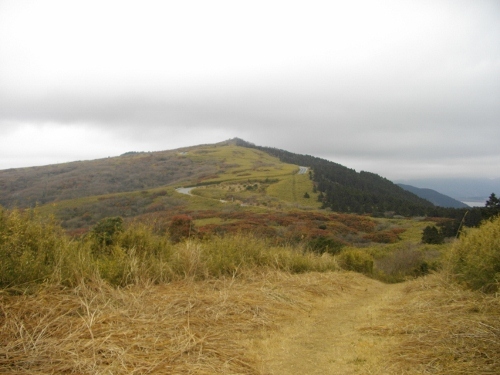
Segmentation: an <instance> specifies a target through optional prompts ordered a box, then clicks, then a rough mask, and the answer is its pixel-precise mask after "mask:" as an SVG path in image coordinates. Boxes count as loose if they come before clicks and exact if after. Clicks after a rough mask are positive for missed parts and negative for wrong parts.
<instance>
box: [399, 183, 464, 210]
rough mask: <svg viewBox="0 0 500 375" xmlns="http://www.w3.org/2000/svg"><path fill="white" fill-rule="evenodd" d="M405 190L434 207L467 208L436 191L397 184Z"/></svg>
mask: <svg viewBox="0 0 500 375" xmlns="http://www.w3.org/2000/svg"><path fill="white" fill-rule="evenodd" d="M397 185H398V186H400V187H402V188H403V189H405V190H408V191H410V192H412V193H413V194H415V195H418V196H419V197H420V198H424V199H427V200H428V201H429V202H431V203H433V204H434V205H435V206H439V207H449V208H468V207H469V206H468V205H467V204H465V203H463V202H461V201H459V200H456V199H454V198H451V197H449V196H447V195H444V194H441V193H439V192H437V191H436V190H432V189H422V188H418V187H415V186H411V185H405V184H397Z"/></svg>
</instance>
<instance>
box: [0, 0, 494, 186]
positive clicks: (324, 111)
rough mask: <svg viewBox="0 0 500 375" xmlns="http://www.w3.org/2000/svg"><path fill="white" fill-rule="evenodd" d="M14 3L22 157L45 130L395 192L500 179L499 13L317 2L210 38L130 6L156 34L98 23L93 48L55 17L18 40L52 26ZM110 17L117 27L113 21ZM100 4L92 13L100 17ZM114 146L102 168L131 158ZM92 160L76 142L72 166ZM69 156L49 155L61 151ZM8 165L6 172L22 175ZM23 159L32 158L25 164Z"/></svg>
mask: <svg viewBox="0 0 500 375" xmlns="http://www.w3.org/2000/svg"><path fill="white" fill-rule="evenodd" d="M15 3H16V2H6V3H3V5H2V6H3V10H4V12H3V13H4V14H7V15H10V16H11V17H10V18H9V19H7V16H4V18H3V19H2V16H1V15H0V25H4V26H0V64H2V66H4V67H5V69H2V70H1V71H0V126H1V127H2V132H3V134H4V135H5V136H6V139H7V136H8V137H9V138H8V139H9V142H10V143H12V141H14V142H15V140H16V139H17V138H16V137H18V135H16V134H18V133H19V131H18V130H19V129H21V128H22V127H24V128H23V129H42V128H43V127H45V128H43V129H47V130H46V131H45V132H46V134H47V137H50V136H51V134H53V132H55V131H56V130H54V129H61V128H64V129H70V130H71V129H75V130H73V131H75V132H76V131H77V130H78V131H79V129H80V130H81V129H82V128H84V129H88V131H89V132H95V133H96V134H98V133H99V134H101V135H102V134H106V137H107V138H106V139H109V140H112V139H115V141H116V142H121V143H122V144H123V147H127V148H139V147H141V148H142V149H145V150H155V149H167V148H173V147H180V146H186V145H190V144H195V143H196V142H200V143H202V142H203V140H204V139H207V140H210V141H217V140H219V141H220V140H222V139H215V138H216V137H217V136H221V137H222V136H224V137H226V136H227V137H233V136H238V137H241V138H244V139H247V140H249V141H251V142H254V143H257V144H262V145H268V146H273V147H280V148H284V149H287V150H290V151H294V152H300V153H307V154H312V155H317V156H321V157H326V158H329V159H331V160H334V161H337V162H341V163H345V165H347V166H349V167H353V168H356V169H364V170H370V171H374V172H377V173H380V174H382V175H384V176H386V177H389V178H393V179H395V178H399V177H405V178H406V177H408V176H411V175H412V173H413V174H414V175H415V176H416V175H418V176H424V177H425V176H426V175H439V174H441V175H443V174H450V175H453V176H456V175H463V176H483V177H497V176H498V172H497V169H498V167H497V166H498V165H499V163H500V153H499V151H498V147H497V143H498V139H500V127H499V126H498V123H499V120H500V106H499V105H498V98H500V7H499V6H498V3H497V2H495V1H483V2H474V3H469V2H460V1H458V2H457V1H435V2H418V3H403V2H397V1H384V2H381V3H380V5H378V6H377V7H375V6H374V5H373V4H372V3H371V2H368V1H367V2H365V1H361V2H356V3H355V4H354V5H350V6H345V7H344V8H338V6H336V5H331V3H323V2H318V3H314V4H312V5H310V6H309V5H308V7H307V8H306V9H303V7H299V6H298V5H297V4H295V3H279V6H278V5H277V4H278V3H276V4H275V3H272V4H271V5H270V8H269V10H268V13H267V14H264V13H262V12H261V11H259V7H261V6H263V5H262V4H260V3H256V4H255V6H254V8H253V9H252V10H249V9H246V10H245V11H247V12H248V13H249V17H248V18H245V17H243V16H241V14H242V13H238V14H239V16H238V17H239V18H238V19H237V20H235V19H231V17H230V16H231V15H233V13H231V14H226V15H224V14H222V15H221V12H222V10H223V9H225V8H224V7H225V6H227V4H223V3H219V2H216V3H215V5H214V8H215V9H214V10H211V9H205V10H206V11H207V12H208V13H207V15H206V17H205V18H204V17H201V16H200V15H198V14H194V15H193V17H194V18H195V19H196V20H197V22H198V23H199V24H194V23H189V25H190V27H191V28H192V29H189V30H188V29H186V27H185V26H184V25H182V22H183V21H186V22H188V21H189V20H190V18H189V17H188V13H186V12H187V8H182V6H181V8H179V9H177V8H175V9H163V8H161V6H159V5H158V4H156V5H155V6H154V7H153V8H154V9H153V11H157V12H156V13H158V14H159V15H155V14H153V13H148V12H147V11H146V8H147V7H146V6H145V7H144V8H141V9H138V10H137V12H138V14H136V11H135V10H134V11H132V8H130V4H128V3H126V5H124V6H123V9H122V8H120V9H121V10H122V11H123V12H124V14H126V15H127V16H129V17H131V18H132V19H135V20H136V21H137V22H138V23H139V24H138V25H139V26H142V28H143V29H144V30H146V31H144V32H142V33H141V31H140V30H142V29H140V28H139V29H134V30H138V31H131V30H132V29H130V28H129V27H128V24H125V23H124V21H123V20H122V19H117V20H116V21H114V20H113V19H112V18H110V21H109V24H106V22H104V21H103V19H101V18H99V19H95V20H94V21H96V22H97V26H96V31H95V30H92V29H90V30H89V33H91V34H90V36H86V35H85V34H84V33H83V34H82V33H81V31H80V28H79V27H83V26H85V25H86V24H84V23H82V22H83V21H81V20H80V19H79V18H76V19H74V20H73V22H75V24H76V26H72V23H71V22H69V21H67V20H66V21H64V22H63V21H60V20H59V19H58V18H54V16H53V15H50V14H48V13H45V14H44V15H45V16H46V17H49V19H48V20H47V22H49V23H50V21H53V22H54V23H55V26H52V29H48V31H47V30H44V29H43V28H42V29H41V30H40V34H41V35H40V36H38V35H37V34H36V33H35V31H34V30H35V29H31V33H32V34H30V33H29V32H25V31H23V30H24V29H23V30H21V29H20V27H23V26H24V27H29V25H28V22H32V23H34V26H33V27H36V26H37V22H38V21H37V20H38V18H29V17H28V18H27V20H26V21H24V19H25V18H26V16H27V14H28V13H27V12H28V11H29V10H31V11H33V10H34V9H35V8H36V9H38V11H39V12H45V10H44V8H37V5H36V2H28V3H23V4H24V5H20V6H16V5H15ZM5 4H7V5H5ZM26 4H27V5H26ZM106 4H107V5H106V6H105V7H104V9H103V14H104V15H106V14H111V13H109V12H110V9H108V8H109V4H108V3H106ZM113 4H114V6H119V4H120V3H113ZM200 4H201V3H199V4H198V5H200ZM287 4H289V5H287ZM55 6H56V7H55ZM59 6H60V7H61V9H62V11H65V12H69V11H70V10H72V9H71V5H68V4H66V3H64V2H63V3H59V2H49V6H48V10H47V12H49V11H50V10H51V9H52V10H53V9H59V8H57V7H59ZM92 6H97V5H96V4H94V3H92V2H91V3H90V5H89V8H88V9H87V8H85V9H84V8H81V9H79V10H80V11H81V12H83V13H84V14H86V15H87V16H88V17H91V18H92V17H94V16H92V14H93V13H92V12H91V9H92ZM200 6H202V5H200ZM54 7H55V8H54ZM202 7H203V6H202ZM233 7H235V6H234V5H233ZM228 9H229V8H228ZM363 9H366V12H363ZM167 10H169V11H170V13H168V12H167ZM237 10H238V9H237V8H232V7H230V10H229V11H232V12H235V11H237ZM162 11H164V13H162ZM127 12H128V13H127ZM172 12H173V13H175V14H177V13H178V14H180V16H179V20H180V21H176V19H175V17H174V18H170V21H171V22H170V23H171V24H173V26H165V24H164V22H163V19H162V18H161V14H167V13H168V14H172ZM176 12H177V13H176ZM0 13H2V12H0ZM234 14H236V13H234ZM284 16H288V17H289V18H286V17H284ZM16 17H18V18H16ZM23 17H24V18H23ZM103 17H104V16H103ZM141 17H142V19H141ZM170 17H171V16H170ZM210 17H212V18H210ZM241 17H243V18H241ZM10 19H12V20H14V21H16V22H17V23H15V22H14V21H9V20H10ZM2 21H4V22H3V23H2ZM144 21H146V22H144ZM19 22H21V26H18V25H19ZM23 22H24V23H23ZM58 22H59V23H60V26H61V27H62V26H64V27H65V28H67V29H68V30H67V31H68V35H69V36H68V37H67V36H65V34H60V33H63V32H64V30H59V29H58V28H57V25H58ZM176 22H179V23H176ZM240 23H241V25H240ZM151 24H153V25H156V26H151ZM5 25H7V26H5ZM180 25H182V28H180V27H181V26H180ZM110 27H111V28H114V29H113V32H112V33H111V34H109V28H110ZM176 27H177V29H176ZM250 30H252V32H250ZM153 31H154V32H155V34H154V35H153V34H151V32H153ZM148 33H149V34H148ZM122 34H123V35H122ZM2 35H3V36H4V37H2ZM6 35H7V36H8V37H9V38H7V37H5V36H6ZM110 35H111V36H110ZM44 37H45V38H44ZM49 37H51V38H49ZM72 38H73V39H72ZM148 38H150V39H148ZM53 40H56V41H55V42H54V41H53ZM72 40H74V41H75V43H74V44H72V43H70V42H71V41H72ZM102 40H104V42H103V41H102ZM14 42H17V43H14ZM56 42H57V43H56ZM40 43H41V44H42V45H41V46H40V45H39V44H40ZM58 43H61V44H58ZM62 45H64V46H65V48H67V49H65V48H60V47H61V46H62ZM19 46H21V47H24V49H22V48H21V49H20V47H19ZM2 47H4V48H3V51H4V52H1V51H2ZM28 125H29V127H27V126H28ZM19 134H20V133H19ZM23 134H24V133H23ZM40 134H45V133H44V132H41V133H40ZM68 134H69V133H68ZM103 137H104V136H103ZM6 142H7V141H6ZM61 142H64V141H61ZM29 144H30V142H27V144H26V147H30V146H29ZM105 144H106V143H104V144H103V147H106V146H105ZM107 144H109V143H107ZM114 146H115V147H110V148H108V152H106V150H100V151H99V152H96V154H95V155H102V154H103V153H105V154H106V153H109V152H110V151H109V150H116V151H119V149H118V148H119V147H118V148H117V147H116V145H114ZM85 147H86V145H85V144H82V145H80V144H75V146H74V147H73V149H74V152H75V154H74V159H80V158H81V157H79V155H81V153H80V154H79V152H81V151H79V150H82V149H84V148H85ZM0 148H2V144H1V141H0ZM57 148H58V144H57V143H53V144H51V146H50V152H51V153H52V152H55V150H57ZM60 148H61V150H64V153H63V151H61V155H63V154H64V157H71V155H68V154H67V150H66V148H65V147H63V146H62V145H61V146H60ZM4 149H5V147H4ZM125 151H127V150H125ZM9 152H10V154H9V155H3V156H2V158H1V159H3V160H9V161H8V162H5V161H4V162H3V164H0V168H8V167H9V166H11V164H10V163H13V162H12V160H14V159H15V157H14V158H13V155H12V153H13V152H15V151H14V150H13V149H12V148H11V149H9ZM37 152H39V153H40V154H43V153H44V151H43V148H37ZM23 153H24V155H26V154H27V153H28V151H27V149H25V150H23V145H22V144H20V145H19V156H18V158H19V159H20V158H21V155H23ZM47 153H48V151H47V152H46V153H45V156H46V154H47ZM0 154H1V151H0ZM84 155H85V157H87V156H89V157H91V155H89V154H87V153H85V154H84ZM41 157H42V155H40V157H39V158H38V160H42V159H40V158H41ZM43 160H44V161H45V160H51V159H50V158H48V159H47V158H44V159H43ZM59 161H60V160H59ZM23 163H29V161H28V159H26V161H25V162H23ZM34 163H36V161H35V162H34ZM13 164H16V163H13ZM13 164H12V165H13ZM18 164H19V163H18ZM28 165H29V164H28ZM16 166H18V165H16Z"/></svg>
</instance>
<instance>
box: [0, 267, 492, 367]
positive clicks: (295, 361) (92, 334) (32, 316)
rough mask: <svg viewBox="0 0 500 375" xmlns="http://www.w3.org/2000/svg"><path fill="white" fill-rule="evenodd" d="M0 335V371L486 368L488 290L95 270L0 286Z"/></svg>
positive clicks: (437, 278)
mask: <svg viewBox="0 0 500 375" xmlns="http://www.w3.org/2000/svg"><path fill="white" fill-rule="evenodd" d="M0 344H1V345H0V374H69V373H77V374H165V373H168V374H280V373H287V371H288V370H287V369H300V371H301V372H300V373H301V374H323V373H331V374H351V373H352V374H355V373H359V374H364V373H370V374H498V373H499V369H500V300H499V298H498V296H496V297H495V296H485V295H483V294H480V293H479V292H473V291H464V290H462V289H459V288H458V287H456V286H454V285H453V284H450V283H449V282H448V281H447V280H446V278H445V277H444V276H443V274H440V275H439V274H438V275H432V276H428V277H425V278H420V279H417V280H414V281H410V282H406V283H404V284H396V285H384V284H382V283H380V282H378V281H375V280H371V279H368V278H366V277H364V276H362V275H359V274H355V273H350V272H348V273H345V272H326V273H317V272H310V273H304V274H295V275H292V274H289V273H287V272H283V271H261V272H260V273H259V272H258V271H257V269H255V270H253V271H246V272H245V273H243V274H240V276H239V277H236V278H231V277H221V278H209V279H205V280H200V281H195V280H194V279H192V278H189V277H187V278H186V279H184V280H179V281H174V282H171V283H168V284H160V285H152V284H142V285H133V286H129V287H126V288H115V287H111V286H109V285H108V284H106V283H104V282H102V281H99V280H96V281H92V282H90V281H88V282H86V283H81V284H80V285H77V286H76V287H73V288H63V287H55V286H45V287H43V288H41V289H40V290H39V291H38V292H37V293H34V294H23V295H10V294H9V293H8V292H7V291H5V290H4V291H0ZM287 345H289V346H287ZM287 348H289V349H287ZM275 355H276V356H275ZM285 364H286V366H285ZM288 373H290V372H288Z"/></svg>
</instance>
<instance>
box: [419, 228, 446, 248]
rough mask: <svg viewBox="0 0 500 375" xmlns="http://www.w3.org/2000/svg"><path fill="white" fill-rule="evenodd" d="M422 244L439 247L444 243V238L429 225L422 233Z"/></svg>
mask: <svg viewBox="0 0 500 375" xmlns="http://www.w3.org/2000/svg"><path fill="white" fill-rule="evenodd" d="M422 242H423V243H429V244H436V245H438V244H441V243H443V242H444V236H443V234H442V233H440V232H439V230H438V229H437V228H436V227H435V226H434V225H433V226H430V225H428V226H426V227H425V229H424V231H423V233H422Z"/></svg>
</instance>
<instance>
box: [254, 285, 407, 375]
mask: <svg viewBox="0 0 500 375" xmlns="http://www.w3.org/2000/svg"><path fill="white" fill-rule="evenodd" d="M358 280H359V279H358ZM356 281H357V280H353V284H351V285H350V286H349V291H346V292H341V293H339V294H337V295H327V296H324V297H321V298H316V299H315V302H314V303H313V305H312V307H311V309H310V310H309V311H307V312H305V313H304V315H303V316H297V318H296V320H295V321H294V322H293V323H292V324H291V325H287V326H285V327H283V329H281V330H280V331H279V332H276V333H275V334H271V335H270V336H269V337H268V338H267V339H265V340H264V341H263V342H262V347H261V348H260V350H259V351H261V353H262V356H263V359H264V363H265V369H264V373H268V374H275V375H279V374H286V375H290V374H343V375H347V374H388V373H390V372H391V371H390V369H389V368H388V367H387V362H386V361H387V358H388V356H389V355H390V349H391V348H394V347H396V346H397V345H398V341H397V336H394V335H390V334H387V333H388V331H390V328H389V327H390V326H391V312H390V310H391V309H392V308H394V307H395V306H397V305H398V303H400V301H401V300H402V299H403V295H404V293H403V289H404V287H405V285H404V283H403V284H393V285H388V284H383V283H381V282H378V281H375V280H370V279H364V280H362V282H358V283H356Z"/></svg>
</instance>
